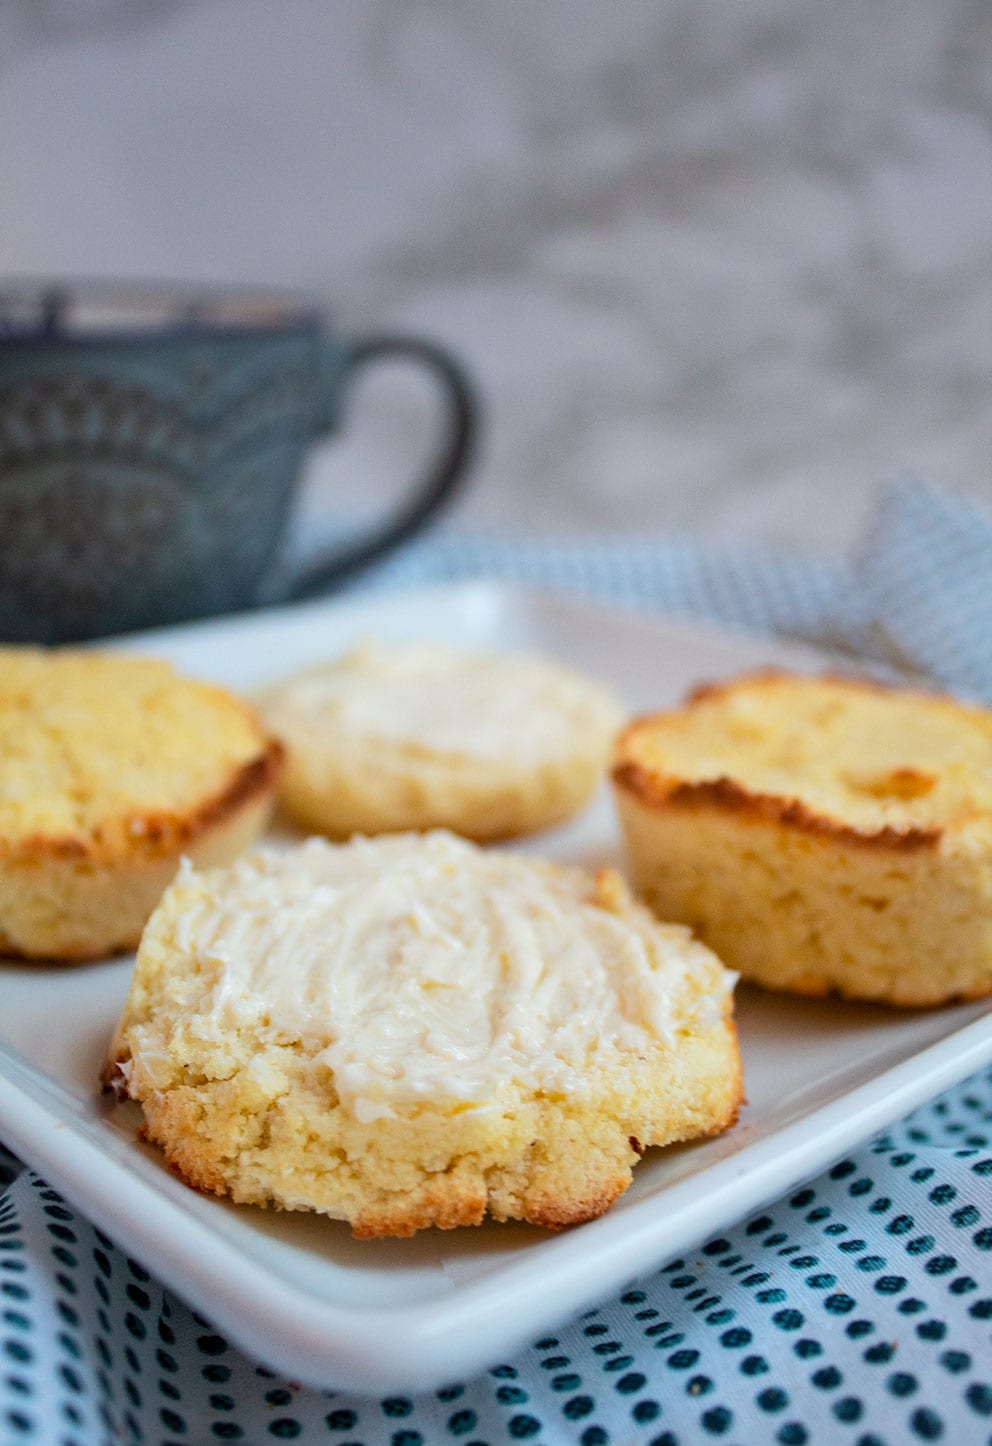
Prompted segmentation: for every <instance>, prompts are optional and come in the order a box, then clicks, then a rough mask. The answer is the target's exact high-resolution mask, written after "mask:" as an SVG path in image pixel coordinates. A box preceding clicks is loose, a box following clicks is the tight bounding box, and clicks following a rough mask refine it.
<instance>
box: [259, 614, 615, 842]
mask: <svg viewBox="0 0 992 1446" xmlns="http://www.w3.org/2000/svg"><path fill="white" fill-rule="evenodd" d="M260 703H261V708H262V712H263V716H264V717H265V719H266V721H267V722H268V724H269V726H270V727H271V728H272V729H273V731H274V732H275V733H276V734H277V736H278V737H280V738H281V739H282V740H283V742H284V743H285V744H286V747H287V751H288V766H287V769H286V773H285V776H284V779H283V788H282V799H283V803H284V805H285V807H286V810H287V812H288V813H289V814H290V815H291V816H292V817H293V818H294V819H295V820H296V822H297V823H299V824H301V825H302V826H303V827H304V828H307V829H311V830H315V831H317V832H320V833H325V834H327V835H329V836H330V837H332V838H348V837H349V836H350V835H351V834H353V833H366V834H369V833H382V832H389V831H398V830H403V829H428V828H439V827H444V828H450V829H453V830H454V831H455V832H457V833H459V834H462V835H464V836H465V837H467V838H473V839H479V840H485V839H499V838H509V837H513V836H515V835H518V834H524V833H529V832H531V831H533V830H535V829H540V828H546V827H549V826H550V825H552V824H555V823H558V822H560V821H561V820H562V819H565V818H568V817H570V816H571V815H572V814H574V813H575V812H576V811H577V810H578V809H579V808H581V806H582V805H583V804H584V803H585V802H586V801H587V799H588V798H589V797H590V795H591V794H592V792H593V790H594V789H595V787H596V785H597V783H598V782H599V780H600V778H601V776H602V774H603V771H604V769H605V766H606V762H607V759H608V756H609V749H610V745H611V742H612V739H613V737H614V735H615V733H616V731H617V729H618V728H619V726H620V723H621V721H622V714H621V711H620V708H619V705H618V704H617V702H616V700H615V699H614V698H613V697H612V695H611V694H609V693H608V692H607V690H606V689H605V688H603V687H601V686H600V685H599V684H597V683H594V682H593V681H592V680H591V679H588V678H585V677H581V676H579V675H578V674H576V673H574V672H572V671H571V670H570V669H568V668H565V667H562V666H561V665H559V664H557V663H553V662H551V661H550V660H548V659H545V658H536V657H528V656H523V655H519V654H518V655H511V654H494V653H479V652H472V651H469V650H464V649H457V648H451V647H448V646H444V645H442V644H439V643H403V644H393V645H386V644H381V643H380V644H376V643H372V644H366V645H364V646H362V647H358V648H355V649H354V650H353V651H351V652H349V653H348V654H347V655H345V656H344V657H342V658H340V659H339V660H337V661H336V662H333V663H328V664H325V665H324V666H322V667H318V668H313V669H310V670H308V671H306V672H304V673H301V674H297V675H296V676H294V677H292V678H289V679H287V680H286V681H285V682H284V683H282V684H279V685H278V686H275V687H273V688H272V689H270V690H269V691H268V692H267V693H265V694H264V695H263V696H262V698H261V700H260Z"/></svg>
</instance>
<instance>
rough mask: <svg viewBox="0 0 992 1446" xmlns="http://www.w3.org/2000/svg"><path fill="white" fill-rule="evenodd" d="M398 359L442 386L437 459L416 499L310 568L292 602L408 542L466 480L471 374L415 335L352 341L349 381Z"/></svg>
mask: <svg viewBox="0 0 992 1446" xmlns="http://www.w3.org/2000/svg"><path fill="white" fill-rule="evenodd" d="M396 357H400V358H405V359H407V360H409V361H415V362H419V363H420V364H421V365H422V366H425V367H426V368H427V369H428V371H430V372H432V373H433V374H434V376H435V377H436V378H437V380H438V381H439V382H440V384H441V390H442V392H443V393H444V398H445V406H446V412H447V416H446V426H445V434H444V437H443V440H442V443H441V447H440V450H439V452H438V454H437V457H436V459H435V461H434V462H433V464H432V465H431V466H430V468H429V469H428V472H427V475H426V477H424V479H423V480H422V481H421V483H420V485H419V487H417V489H416V490H415V491H414V493H413V496H412V497H411V498H409V500H407V501H406V502H404V503H403V504H402V506H401V507H400V508H399V509H398V510H397V511H396V512H395V514H394V515H393V516H392V517H389V518H387V520H386V521H385V522H383V523H380V524H379V525H378V526H377V527H376V528H374V529H373V530H372V531H371V532H369V533H367V534H366V535H365V536H364V537H360V538H358V539H357V541H355V542H352V543H348V544H347V545H346V546H343V547H340V548H338V549H336V550H335V551H333V552H331V553H330V554H329V555H328V556H326V557H323V558H321V559H320V560H319V561H317V562H314V563H311V564H310V565H309V566H307V567H306V568H305V569H304V570H303V572H302V573H300V574H299V575H298V576H297V577H295V578H293V580H292V581H291V582H290V584H289V588H288V590H287V592H286V594H285V596H287V597H288V598H305V597H312V596H313V595H314V594H317V593H320V592H323V591H324V590H325V589H326V588H328V587H330V586H331V585H332V584H334V583H338V582H342V581H343V580H344V579H345V578H347V577H350V576H351V575H352V573H355V572H358V571H360V569H362V568H363V567H365V566H366V565H367V564H368V563H370V562H373V561H374V560H375V559H376V558H377V557H381V556H382V555H383V554H384V553H386V552H388V551H390V549H391V548H393V547H396V546H397V545H398V544H399V543H401V542H405V541H406V540H407V538H409V537H412V536H413V534H414V533H415V532H417V531H419V530H420V528H421V527H423V526H424V524H425V523H426V522H427V521H428V520H429V519H430V518H431V517H433V515H434V513H435V512H437V510H438V509H439V508H440V507H442V506H443V505H444V504H445V503H446V502H447V501H448V499H449V498H450V497H451V495H452V493H453V492H454V490H455V488H456V487H457V485H458V483H459V482H460V481H461V479H462V477H463V476H464V473H465V468H466V466H467V465H468V462H469V460H470V458H471V455H472V450H473V448H474V445H475V437H476V432H477V430H478V426H477V423H478V403H477V401H476V395H475V391H474V388H473V387H472V384H471V382H470V381H469V379H468V377H467V376H466V374H465V372H464V371H463V370H462V368H461V366H460V365H459V363H458V362H457V361H456V360H455V359H454V357H453V356H452V355H451V354H450V353H449V352H447V351H446V350H445V349H444V348H443V347H441V346H438V345H436V344H435V343H434V342H430V341H424V340H422V339H421V338H419V337H414V336H402V335H384V336H370V337H363V338H361V339H360V340H358V341H355V342H352V343H351V344H350V345H349V347H348V349H347V351H346V353H345V357H344V365H343V373H344V377H345V379H346V378H347V376H348V374H349V373H351V372H353V371H355V370H357V369H358V368H359V367H363V366H365V365H366V363H368V362H374V361H380V360H383V359H387V358H388V359H392V358H396Z"/></svg>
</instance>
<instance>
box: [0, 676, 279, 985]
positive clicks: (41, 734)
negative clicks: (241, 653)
mask: <svg viewBox="0 0 992 1446" xmlns="http://www.w3.org/2000/svg"><path fill="white" fill-rule="evenodd" d="M280 756H281V750H280V749H279V747H278V745H276V744H274V743H273V742H271V741H270V740H269V739H268V738H267V737H266V735H265V734H264V733H263V731H262V729H261V727H260V725H259V723H258V722H257V721H256V719H255V717H254V716H253V714H252V713H251V712H250V710H249V709H248V708H247V707H246V706H245V705H244V704H243V703H241V702H240V701H239V700H237V699H236V698H234V697H232V696H231V695H230V694H229V693H227V692H225V691H224V690H223V689H220V688H215V687H211V686H209V685H207V684H204V683H199V682H194V681H192V680H190V679H186V678H181V677H180V676H179V675H178V674H176V673H175V672H174V670H173V669H172V668H171V667H170V666H169V665H168V664H167V663H164V662H160V661H156V660H152V659H144V658H132V657H127V656H124V655H116V654H110V653H105V654H101V653H98V652H89V651H85V650H76V649H60V650H54V651H44V650H42V649H35V648H14V647H8V648H0V953H6V954H17V955H22V956H26V957H45V958H58V959H81V958H92V957H95V956H98V955H100V954H104V953H108V952H110V951H112V950H115V949H123V948H129V947H133V946H134V945H135V944H136V943H137V941H138V938H139V936H140V933H141V929H142V927H143V925H144V923H145V920H146V919H147V917H148V915H149V914H150V913H151V910H152V909H153V908H154V906H155V904H156V903H157V901H158V898H159V896H160V894H161V892H162V890H163V889H164V888H165V886H166V884H167V883H168V882H169V880H170V879H171V877H172V875H173V873H174V872H175V869H176V867H177V865H178V863H179V859H180V857H181V855H182V854H183V853H184V852H185V853H189V854H191V855H192V856H194V857H198V858H200V859H201V860H202V861H203V862H217V863H220V862H224V861H226V860H228V859H230V858H232V857H234V855H235V853H237V852H238V851H240V849H241V848H242V847H244V846H246V845H247V844H248V843H249V842H251V841H252V839H253V838H254V837H255V836H256V835H257V834H258V832H259V831H260V829H261V828H262V826H263V825H264V822H265V819H266V817H267V815H268V812H269V809H270V807H271V802H272V798H273V794H274V790H275V784H276V776H277V774H278V768H279V759H280Z"/></svg>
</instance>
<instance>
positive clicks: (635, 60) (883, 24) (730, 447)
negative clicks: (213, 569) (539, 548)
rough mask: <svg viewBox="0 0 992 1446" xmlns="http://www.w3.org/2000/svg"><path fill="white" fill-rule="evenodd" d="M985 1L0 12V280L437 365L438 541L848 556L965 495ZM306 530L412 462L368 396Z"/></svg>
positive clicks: (560, 0) (990, 206)
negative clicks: (454, 430)
mask: <svg viewBox="0 0 992 1446" xmlns="http://www.w3.org/2000/svg"><path fill="white" fill-rule="evenodd" d="M990 116H992V7H990V6H989V5H988V4H987V3H986V0H873V3H872V4H871V5H870V6H869V5H865V4H863V3H854V0H835V3H830V4H824V3H822V0H751V3H748V4H746V5H741V4H739V3H736V0H650V3H648V0H624V3H622V4H604V3H602V0H596V3H593V0H568V3H564V0H548V3H544V4H540V5H535V4H533V3H532V0H499V3H488V4H483V3H466V0H347V3H341V4H333V3H325V0H127V3H125V0H0V223H2V224H0V272H14V273H39V272H45V273H50V272H55V273H63V274H69V275H86V274H97V275H101V276H107V275H111V276H116V275H122V276H129V277H144V276H151V277H162V278H169V277H177V278H187V279H191V280H192V279H195V280H197V281H203V280H207V281H232V280H233V281H251V282H261V283H279V284H288V285H292V286H303V287H306V288H312V289H313V290H315V291H316V292H318V293H319V294H320V295H321V296H322V297H323V298H325V299H326V300H327V301H328V302H329V304H330V305H331V307H332V308H333V312H334V314H335V316H336V318H337V323H338V325H339V326H340V327H342V328H343V329H345V330H347V331H361V330H363V329H367V328H373V327H375V328H379V327H383V326H389V327H405V328H414V329H418V330H423V331H427V332H430V333H431V334H433V335H435V336H438V337H441V338H443V339H444V340H446V341H447V342H449V343H450V344H451V345H452V346H454V347H455V348H456V349H457V350H458V351H460V352H461V353H462V355H463V356H464V357H465V359H466V360H467V361H468V362H469V363H470V364H471V367H472V369H473V370H474V372H475V374H476V376H477V378H478V381H479V384H480V387H481V389H482V392H483V394H484V397H485V400H486V408H487V428H486V438H485V445H484V449H483V452H482V454H481V456H480V458H479V461H478V464H477V467H476V469H475V472H474V475H473V479H472V482H471V485H470V487H469V488H468V489H467V490H466V492H465V493H464V495H463V497H462V498H461V500H460V502H459V503H458V504H457V506H456V508H455V510H454V512H453V514H452V515H451V518H450V519H449V525H454V526H457V527H459V528H462V529H465V528H468V529H472V530H484V531H498V532H507V531H526V532H528V533H529V534H541V533H547V534H563V533H568V534H578V533H591V532H592V533H619V532H626V531H632V530H633V531H637V532H638V533H644V532H663V531H671V530H676V531H681V532H695V533H706V534H707V535H713V536H718V537H720V538H722V539H725V540H730V539H735V540H738V541H742V542H758V541H760V542H771V543H777V544H785V545H792V546H801V547H804V548H807V549H817V550H820V551H822V552H831V553H838V552H841V551H843V550H845V549H847V548H849V547H850V546H851V545H852V544H853V543H854V542H855V541H856V539H857V537H858V535H859V533H860V531H861V530H862V528H863V525H864V522H865V519H866V516H867V514H868V512H869V511H870V509H871V506H872V502H873V498H874V495H875V493H876V491H877V489H878V487H879V486H880V485H881V484H882V483H884V482H885V481H886V480H888V479H890V478H892V477H893V476H896V475H899V474H901V473H906V472H910V473H915V474H918V475H922V476H925V477H929V478H931V479H932V480H934V481H936V482H938V483H940V484H943V485H945V486H947V487H950V488H953V489H956V490H958V491H961V492H964V493H968V494H972V495H975V496H983V497H986V498H990V497H992V482H990V473H989V459H990V456H992V409H990V407H989V400H990V390H989V383H990V377H992V284H990V283H992V145H990V134H989V122H990ZM352 401H353V405H352V407H351V414H352V415H351V418H350V421H349V427H348V435H347V437H346V438H345V439H343V440H341V441H339V442H337V443H335V444H333V445H332V446H331V447H330V448H328V449H327V450H326V451H324V452H322V453H321V454H319V455H317V456H315V458H314V461H313V464H312V468H311V473H310V479H309V490H308V494H307V502H306V506H307V509H308V510H307V518H308V519H310V520H314V521H315V522H317V523H319V521H320V519H321V518H322V517H324V516H326V515H327V513H328V512H329V510H330V509H332V508H336V507H341V508H345V509H355V508H358V509H361V508H363V507H365V506H368V505H369V499H370V497H372V498H373V499H374V498H375V497H376V496H377V494H378V492H379V491H381V493H382V497H383V498H385V497H386V496H388V495H392V493H393V486H394V482H395V481H396V480H398V479H399V478H401V477H402V476H403V475H409V473H410V472H411V470H412V469H413V468H414V467H415V465H416V462H417V459H418V458H420V457H421V456H422V454H423V449H424V446H425V439H426V437H427V434H428V432H429V423H430V420H431V417H430V403H429V401H428V393H427V392H426V390H422V389H421V384H420V383H417V382H414V381H412V380H410V379H408V378H407V377H405V376H404V375H403V374H401V372H400V371H399V369H395V370H392V371H389V372H386V373H384V374H383V375H382V376H380V377H377V378H374V379H373V378H372V377H369V378H368V380H363V381H362V383H361V385H360V386H358V387H357V388H356V391H355V394H354V397H353V399H352Z"/></svg>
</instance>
